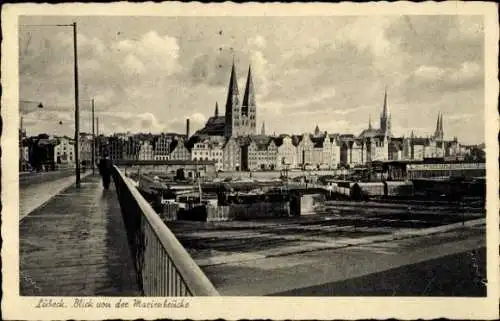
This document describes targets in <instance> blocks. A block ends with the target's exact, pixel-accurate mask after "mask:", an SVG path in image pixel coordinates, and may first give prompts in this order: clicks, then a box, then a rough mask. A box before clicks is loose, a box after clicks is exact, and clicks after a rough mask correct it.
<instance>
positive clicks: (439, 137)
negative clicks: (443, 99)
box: [434, 113, 444, 141]
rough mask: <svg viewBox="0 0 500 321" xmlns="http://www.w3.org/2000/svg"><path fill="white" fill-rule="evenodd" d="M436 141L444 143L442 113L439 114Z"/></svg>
mask: <svg viewBox="0 0 500 321" xmlns="http://www.w3.org/2000/svg"><path fill="white" fill-rule="evenodd" d="M434 139H435V140H438V141H442V140H443V139H444V131H443V114H441V113H439V114H438V118H437V122H436V130H435V131H434Z"/></svg>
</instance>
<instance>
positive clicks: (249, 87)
mask: <svg viewBox="0 0 500 321" xmlns="http://www.w3.org/2000/svg"><path fill="white" fill-rule="evenodd" d="M241 118H242V125H243V128H244V129H243V132H244V133H245V134H247V135H254V134H255V132H256V128H257V106H256V105H255V93H254V88H253V80H252V68H251V66H248V75H247V83H246V86H245V93H244V94H243V103H242V104H241Z"/></svg>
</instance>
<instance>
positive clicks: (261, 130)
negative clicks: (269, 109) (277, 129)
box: [260, 122, 266, 135]
mask: <svg viewBox="0 0 500 321" xmlns="http://www.w3.org/2000/svg"><path fill="white" fill-rule="evenodd" d="M260 134H261V135H265V134H266V126H265V125H264V122H262V128H261V129H260Z"/></svg>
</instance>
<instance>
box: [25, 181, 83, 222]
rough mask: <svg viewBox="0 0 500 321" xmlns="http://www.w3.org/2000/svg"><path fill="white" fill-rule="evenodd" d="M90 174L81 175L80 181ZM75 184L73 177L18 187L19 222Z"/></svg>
mask: <svg viewBox="0 0 500 321" xmlns="http://www.w3.org/2000/svg"><path fill="white" fill-rule="evenodd" d="M90 174H92V172H91V171H88V172H86V173H82V175H81V179H82V180H83V179H85V177H87V176H89V175H90ZM74 183H75V177H74V176H73V175H69V176H67V177H63V178H58V179H55V180H52V181H46V182H42V183H38V184H33V185H29V186H24V187H19V220H20V221H21V220H23V219H24V218H25V217H26V216H28V215H29V214H30V213H31V212H33V211H34V210H36V209H37V208H39V207H40V206H43V205H44V204H45V203H46V202H47V201H49V200H50V199H51V198H52V197H54V196H56V195H57V194H59V193H61V192H62V191H64V190H65V189H67V188H68V187H70V186H72V185H73V184H74Z"/></svg>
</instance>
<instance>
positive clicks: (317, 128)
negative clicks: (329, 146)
mask: <svg viewBox="0 0 500 321" xmlns="http://www.w3.org/2000/svg"><path fill="white" fill-rule="evenodd" d="M320 134H321V132H320V131H319V126H318V125H316V128H315V129H314V136H316V137H317V136H319V135H320Z"/></svg>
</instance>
